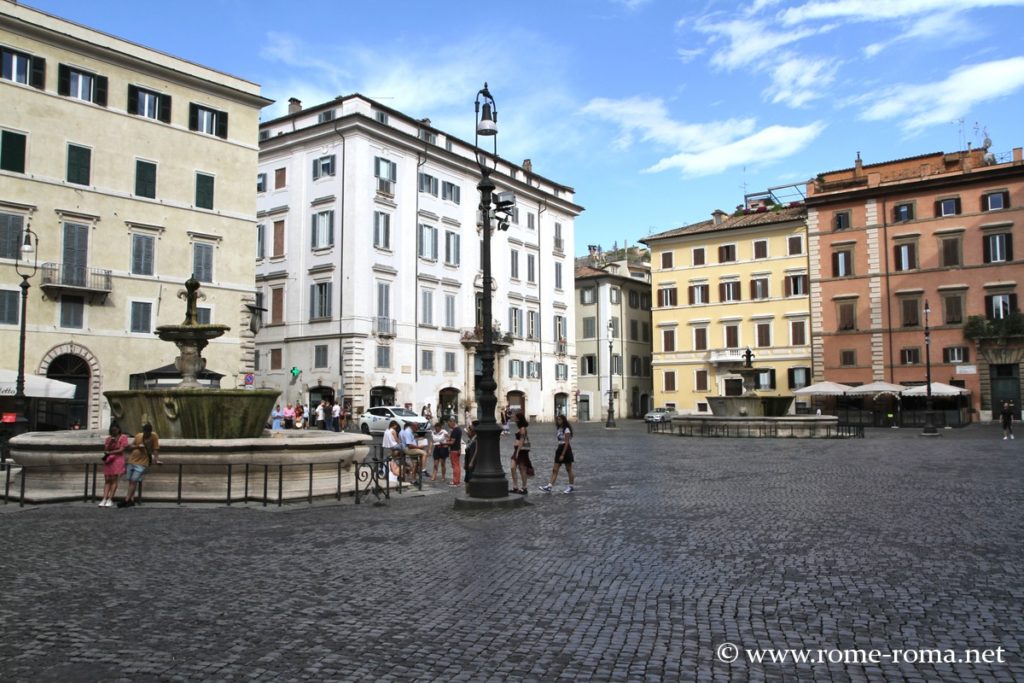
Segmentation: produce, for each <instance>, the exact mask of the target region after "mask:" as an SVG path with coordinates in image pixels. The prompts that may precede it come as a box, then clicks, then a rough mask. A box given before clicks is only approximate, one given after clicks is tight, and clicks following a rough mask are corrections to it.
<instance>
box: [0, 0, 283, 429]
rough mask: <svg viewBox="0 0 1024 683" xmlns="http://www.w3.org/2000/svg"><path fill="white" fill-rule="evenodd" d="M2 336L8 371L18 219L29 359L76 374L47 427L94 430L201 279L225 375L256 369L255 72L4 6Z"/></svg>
mask: <svg viewBox="0 0 1024 683" xmlns="http://www.w3.org/2000/svg"><path fill="white" fill-rule="evenodd" d="M0 52H2V64H3V71H2V74H0V100H2V101H3V102H4V107H3V108H2V110H0V344H2V346H3V348H4V349H7V350H8V352H7V353H6V354H5V357H4V358H5V362H4V365H5V366H6V367H8V368H9V369H12V370H13V369H15V368H14V366H15V365H16V363H17V349H18V346H19V344H18V335H19V327H20V324H21V320H20V289H19V283H20V281H21V279H20V277H18V275H17V273H16V272H15V268H14V265H15V262H16V261H17V259H18V257H19V255H20V252H21V250H20V246H21V243H22V235H23V231H24V230H25V229H26V228H28V227H30V228H31V230H32V231H33V232H35V233H36V234H38V248H37V249H36V255H37V256H38V265H39V270H38V272H37V274H36V275H35V276H34V277H33V278H32V279H31V280H30V284H31V286H32V288H31V290H30V298H29V301H28V314H27V316H26V318H27V319H26V321H25V324H26V335H27V345H26V355H25V370H26V373H29V374H40V375H46V376H49V377H53V378H57V379H61V380H64V381H68V382H72V383H74V384H75V385H76V386H77V387H78V388H77V393H76V396H75V399H74V401H72V402H71V404H70V406H65V407H64V408H62V410H64V409H66V412H62V414H60V415H53V416H51V417H50V422H51V425H52V426H56V427H66V426H68V425H69V424H72V423H78V424H80V425H82V426H87V427H92V428H97V427H100V426H103V425H105V423H106V421H107V417H108V415H109V412H108V408H107V405H106V401H105V400H104V399H103V396H102V392H103V391H104V390H107V389H126V388H128V386H129V377H130V376H131V375H137V374H140V373H145V372H146V371H148V370H151V369H154V368H157V367H160V366H164V365H167V364H169V363H171V362H172V361H173V360H174V357H175V356H176V355H177V352H176V350H175V349H174V347H173V346H172V345H170V344H167V343H165V342H161V341H159V340H158V339H157V338H156V335H154V334H153V330H154V328H155V327H156V326H158V325H160V324H165V323H180V322H181V320H182V318H183V317H184V316H183V313H184V304H183V303H182V302H179V301H178V299H177V295H178V293H179V292H180V291H183V283H184V282H185V280H186V279H188V277H189V276H190V275H191V274H192V273H195V275H196V277H197V278H198V279H199V280H200V281H201V282H202V283H203V288H202V290H201V291H202V292H203V294H204V295H205V301H204V302H203V303H202V307H203V311H202V313H201V315H202V317H203V319H204V320H209V321H211V322H215V323H222V324H225V325H228V326H230V327H231V330H230V331H229V332H228V333H227V334H226V335H225V336H224V337H221V338H220V339H218V340H215V341H213V342H212V343H211V344H210V346H209V347H208V348H207V350H206V352H205V356H206V358H207V359H208V365H209V368H210V369H212V370H215V371H218V372H219V373H220V374H223V375H224V376H225V378H224V379H223V380H222V386H232V387H233V386H239V385H241V384H242V383H243V382H244V378H245V373H246V372H247V371H248V370H250V369H251V360H252V354H253V342H252V334H251V332H249V320H250V311H249V308H248V307H247V306H246V304H247V303H248V304H252V303H253V302H254V298H253V280H254V275H255V268H254V264H253V262H252V258H251V246H252V244H253V243H254V239H253V225H254V223H255V220H254V219H255V199H256V197H255V192H254V191H253V188H252V182H251V177H252V173H254V172H255V170H256V162H257V155H258V143H257V130H258V118H259V111H260V109H261V108H262V107H264V106H266V105H267V104H269V102H270V101H269V100H267V99H265V98H263V97H261V96H260V89H259V86H257V85H255V84H253V83H250V82H248V81H244V80H242V79H239V78H235V77H233V76H229V75H226V74H223V73H220V72H217V71H214V70H213V69H209V68H207V67H203V66H200V65H197V64H194V63H192V62H188V61H186V60H184V59H179V58H176V57H171V56H169V55H166V54H163V53H161V52H158V51H156V50H151V49H149V48H146V47H143V46H141V45H136V44H134V43H130V42H128V41H126V40H122V39H120V38H115V37H113V36H109V35H106V34H104V33H101V32H99V31H95V30H92V29H89V28H86V27H84V26H80V25H78V24H74V23H71V22H68V21H64V20H62V19H59V18H57V17H54V16H50V15H48V14H45V13H43V12H39V11H36V10H33V9H31V8H28V7H25V6H23V5H19V4H16V3H11V2H0Z"/></svg>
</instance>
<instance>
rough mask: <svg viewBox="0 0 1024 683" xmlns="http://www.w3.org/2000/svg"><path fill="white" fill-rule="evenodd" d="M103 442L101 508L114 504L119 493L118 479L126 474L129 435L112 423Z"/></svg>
mask: <svg viewBox="0 0 1024 683" xmlns="http://www.w3.org/2000/svg"><path fill="white" fill-rule="evenodd" d="M108 433H109V434H110V436H108V437H107V438H106V439H105V440H104V442H103V500H102V501H100V503H99V506H98V507H101V508H109V507H113V506H114V494H116V493H117V481H118V479H120V478H121V475H122V474H124V449H126V448H128V437H127V436H125V435H124V434H122V433H121V426H120V425H119V424H117V423H116V422H111V423H110V431H109V432H108Z"/></svg>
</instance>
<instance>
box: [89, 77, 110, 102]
mask: <svg viewBox="0 0 1024 683" xmlns="http://www.w3.org/2000/svg"><path fill="white" fill-rule="evenodd" d="M92 96H93V99H92V101H93V102H94V103H95V104H98V105H100V106H101V107H105V106H107V77H106V76H96V81H95V85H93V92H92Z"/></svg>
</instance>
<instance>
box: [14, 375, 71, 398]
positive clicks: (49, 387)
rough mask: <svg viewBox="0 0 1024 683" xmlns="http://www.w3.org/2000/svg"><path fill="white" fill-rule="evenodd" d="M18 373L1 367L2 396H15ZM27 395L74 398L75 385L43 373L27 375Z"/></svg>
mask: <svg viewBox="0 0 1024 683" xmlns="http://www.w3.org/2000/svg"><path fill="white" fill-rule="evenodd" d="M17 387H18V373H17V372H16V371H15V370H3V369H0V396H14V394H15V393H17V390H18V388H17ZM25 395H26V396H31V397H33V398H74V397H75V385H74V384H68V383H67V382H61V381H60V380H56V379H50V378H49V377H43V376H42V375H29V374H26V375H25Z"/></svg>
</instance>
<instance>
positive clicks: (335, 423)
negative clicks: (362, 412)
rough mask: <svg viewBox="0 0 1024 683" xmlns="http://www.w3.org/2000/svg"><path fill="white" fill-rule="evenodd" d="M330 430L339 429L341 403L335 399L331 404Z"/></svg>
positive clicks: (336, 430)
mask: <svg viewBox="0 0 1024 683" xmlns="http://www.w3.org/2000/svg"><path fill="white" fill-rule="evenodd" d="M331 430H332V431H335V432H340V431H341V404H340V403H338V402H337V401H335V402H334V403H333V405H331Z"/></svg>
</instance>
